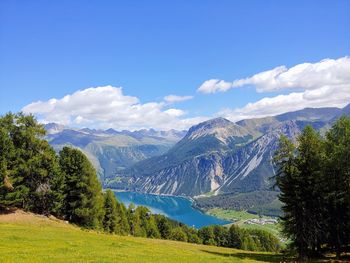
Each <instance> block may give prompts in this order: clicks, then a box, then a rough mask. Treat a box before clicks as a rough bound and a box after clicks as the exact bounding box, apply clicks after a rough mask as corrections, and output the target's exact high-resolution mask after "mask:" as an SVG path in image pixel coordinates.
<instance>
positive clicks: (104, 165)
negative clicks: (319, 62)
mask: <svg viewBox="0 0 350 263" xmlns="http://www.w3.org/2000/svg"><path fill="white" fill-rule="evenodd" d="M341 115H350V104H349V105H348V106H346V107H344V108H343V109H340V108H335V107H329V108H305V109H303V110H299V111H295V112H288V113H284V114H281V115H277V116H272V117H265V118H256V119H247V120H242V121H238V122H236V123H233V122H231V121H229V120H227V119H224V118H215V119H211V120H208V121H205V122H202V123H199V124H197V125H195V126H193V127H191V128H190V129H189V130H188V131H187V132H186V131H176V130H171V131H155V130H153V129H151V130H139V131H125V130H124V131H116V130H113V129H108V130H91V129H87V128H85V129H80V130H78V129H69V128H66V127H64V126H62V125H58V124H48V125H46V129H47V130H48V133H49V134H48V136H47V138H48V140H49V142H50V144H51V145H53V146H54V147H55V148H56V149H57V150H59V149H60V148H61V147H62V146H63V145H67V144H69V145H73V146H75V147H79V148H80V149H82V150H83V151H84V152H85V153H86V154H87V156H88V157H89V158H90V160H91V161H92V162H93V164H94V166H95V167H96V169H97V171H98V173H99V175H100V178H101V181H102V183H103V185H104V187H110V188H114V189H123V190H133V191H140V192H147V193H155V194H170V195H185V196H191V197H198V196H216V195H224V194H240V193H247V192H255V191H260V192H261V191H269V190H270V189H271V186H272V184H273V181H272V180H271V177H272V176H273V175H274V167H273V164H272V156H273V153H274V151H275V149H276V147H277V145H278V141H279V137H280V136H281V134H284V135H286V136H288V137H289V138H291V139H292V140H295V138H296V137H297V135H298V134H300V132H301V130H302V129H303V128H304V127H305V126H306V125H312V126H313V127H314V128H315V129H316V130H318V131H320V133H321V134H323V133H324V132H325V131H326V130H327V129H328V128H329V127H330V126H331V125H332V123H333V122H334V121H335V120H336V119H337V118H339V117H340V116H341ZM260 192H259V193H260Z"/></svg>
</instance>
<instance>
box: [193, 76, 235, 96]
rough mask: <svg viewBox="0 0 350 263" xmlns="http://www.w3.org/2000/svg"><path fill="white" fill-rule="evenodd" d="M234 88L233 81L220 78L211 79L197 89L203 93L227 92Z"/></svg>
mask: <svg viewBox="0 0 350 263" xmlns="http://www.w3.org/2000/svg"><path fill="white" fill-rule="evenodd" d="M231 88H232V83H230V82H226V81H224V80H219V79H209V80H206V81H204V82H203V84H202V85H201V86H200V87H199V88H198V89H197V91H199V92H201V93H207V94H209V93H216V92H218V91H221V92H225V91H227V90H229V89H231Z"/></svg>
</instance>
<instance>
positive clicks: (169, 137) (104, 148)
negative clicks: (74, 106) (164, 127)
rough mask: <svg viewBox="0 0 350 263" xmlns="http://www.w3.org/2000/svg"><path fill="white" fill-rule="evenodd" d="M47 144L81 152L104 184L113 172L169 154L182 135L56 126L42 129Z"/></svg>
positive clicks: (163, 132) (51, 124) (47, 125)
mask: <svg viewBox="0 0 350 263" xmlns="http://www.w3.org/2000/svg"><path fill="white" fill-rule="evenodd" d="M45 129H46V131H47V132H48V135H47V140H48V141H49V143H50V144H51V145H52V146H53V147H54V148H55V150H56V151H59V150H60V149H62V148H63V146H65V145H71V146H74V147H77V148H79V149H81V150H82V151H83V152H84V153H85V154H86V155H87V156H88V157H89V159H90V161H91V162H92V163H93V165H94V167H95V168H96V170H97V172H98V175H99V178H100V179H101V181H102V182H104V181H105V180H106V179H107V178H109V177H111V176H112V175H114V174H115V173H116V172H117V171H119V170H123V169H125V168H128V167H130V166H131V165H133V164H134V163H136V162H138V161H141V160H144V159H147V158H150V157H152V156H156V155H160V154H162V153H165V152H166V151H167V150H169V149H170V148H171V147H172V146H173V145H174V144H175V143H176V142H177V141H179V140H180V139H181V138H182V137H183V136H184V135H185V131H176V130H170V131H155V130H152V129H150V130H145V129H143V130H138V131H127V130H123V131H116V130H114V129H108V130H95V129H88V128H84V129H72V128H68V127H65V126H63V125H60V124H56V123H49V124H46V125H45Z"/></svg>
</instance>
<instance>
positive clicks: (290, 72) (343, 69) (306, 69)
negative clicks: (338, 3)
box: [197, 56, 350, 93]
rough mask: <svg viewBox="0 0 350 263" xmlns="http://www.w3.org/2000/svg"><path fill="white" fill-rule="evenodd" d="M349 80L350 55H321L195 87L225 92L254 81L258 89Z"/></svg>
mask: <svg viewBox="0 0 350 263" xmlns="http://www.w3.org/2000/svg"><path fill="white" fill-rule="evenodd" d="M344 84H350V57H347V56H346V57H342V58H339V59H324V60H322V61H320V62H317V63H302V64H298V65H296V66H294V67H291V68H289V69H288V68H287V67H286V66H279V67H276V68H274V69H271V70H267V71H264V72H260V73H257V74H255V75H253V76H251V77H248V78H245V79H236V80H234V81H233V82H226V81H224V80H218V79H211V80H207V81H204V83H203V84H202V85H201V86H200V87H199V88H198V89H197V91H199V92H202V93H216V92H225V91H227V90H229V89H232V88H237V87H242V86H245V85H253V86H255V87H256V90H257V91H258V92H268V91H276V90H282V89H293V88H299V89H305V90H309V89H311V90H312V89H318V88H320V87H323V86H337V85H344Z"/></svg>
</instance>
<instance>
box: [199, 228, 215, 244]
mask: <svg viewBox="0 0 350 263" xmlns="http://www.w3.org/2000/svg"><path fill="white" fill-rule="evenodd" d="M198 236H199V237H200V239H202V240H203V244H204V245H212V246H216V245H217V244H216V242H215V236H214V228H213V226H205V227H202V228H201V229H199V231H198Z"/></svg>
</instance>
